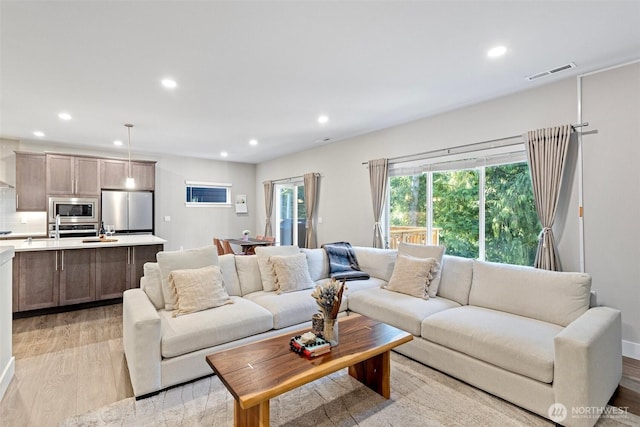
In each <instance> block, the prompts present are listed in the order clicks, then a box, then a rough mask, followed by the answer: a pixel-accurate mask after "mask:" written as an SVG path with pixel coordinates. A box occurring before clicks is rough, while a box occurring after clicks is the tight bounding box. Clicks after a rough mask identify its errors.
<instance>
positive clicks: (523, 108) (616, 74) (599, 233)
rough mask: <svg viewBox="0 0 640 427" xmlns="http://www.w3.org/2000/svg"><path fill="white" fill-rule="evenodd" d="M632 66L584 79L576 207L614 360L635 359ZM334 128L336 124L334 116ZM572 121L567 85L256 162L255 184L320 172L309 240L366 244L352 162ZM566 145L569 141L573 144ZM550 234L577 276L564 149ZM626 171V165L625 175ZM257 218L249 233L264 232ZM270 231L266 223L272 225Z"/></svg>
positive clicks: (575, 228) (572, 83) (639, 320)
mask: <svg viewBox="0 0 640 427" xmlns="http://www.w3.org/2000/svg"><path fill="white" fill-rule="evenodd" d="M638 67H639V66H638V65H637V64H636V65H634V66H627V67H624V68H622V69H618V70H613V71H606V72H602V73H600V74H596V75H592V76H589V77H585V78H584V85H583V87H584V89H583V97H584V99H583V104H582V107H583V110H584V117H583V119H584V121H588V122H590V126H589V127H588V128H584V129H583V130H584V131H590V130H597V131H598V133H597V134H595V135H585V136H583V141H584V147H585V150H584V188H585V189H584V205H585V244H586V248H585V252H586V271H587V272H588V273H590V274H591V275H592V277H593V288H594V290H596V291H597V292H598V301H599V302H600V303H602V304H605V305H608V306H611V307H614V308H617V309H620V310H621V311H622V312H623V331H622V334H623V340H625V342H624V343H623V344H624V348H623V351H624V354H625V355H627V356H631V357H635V358H640V310H638V307H640V300H639V298H640V288H639V286H640V244H639V243H638V240H639V239H640V223H639V222H638V221H637V219H636V218H637V212H638V210H639V209H640V172H639V170H638V167H637V165H638V164H639V163H640V121H639V120H638V117H640V106H639V104H640V87H639V85H640V71H638ZM335 119H337V120H339V118H335ZM577 120H578V89H577V81H576V79H575V78H570V79H566V80H562V81H559V82H555V83H552V84H549V85H546V86H542V87H539V88H535V89H532V90H529V91H525V92H520V93H517V94H514V95H510V96H506V97H502V98H498V99H494V100H491V101H488V102H483V103H481V104H477V105H474V106H470V107H466V108H461V109H459V110H455V111H452V112H449V113H445V114H441V115H438V116H434V117H429V118H425V119H421V120H417V121H414V122H411V123H406V124H404V125H400V126H396V127H393V128H388V129H384V130H381V131H377V132H373V133H370V134H367V135H363V136H359V137H355V138H351V139H348V140H345V141H342V142H339V143H333V144H329V145H324V146H319V147H318V148H316V149H314V150H309V151H306V152H302V153H297V154H294V155H291V156H287V157H284V158H280V159H276V160H273V161H269V162H264V163H261V164H259V165H258V167H257V171H256V180H257V188H256V192H257V194H258V200H257V203H259V204H263V203H264V199H263V193H262V184H261V183H262V182H263V181H265V180H273V179H278V178H283V177H288V176H295V175H302V174H303V173H305V172H320V173H321V174H322V178H321V190H320V197H319V205H318V216H320V217H322V218H323V223H322V224H318V226H317V228H318V242H319V243H320V244H321V243H323V242H330V241H336V240H346V241H350V242H351V243H352V244H356V245H371V242H372V228H373V214H372V208H371V196H370V192H369V178H368V171H367V169H366V167H365V166H363V165H362V164H361V163H362V162H364V161H367V160H370V159H375V158H380V157H387V158H389V157H395V156H400V155H407V154H414V153H419V152H424V151H429V150H433V149H438V148H445V147H448V146H455V145H462V144H469V143H474V142H480V141H485V140H489V139H494V138H501V137H506V136H511V135H517V134H522V133H524V132H526V131H528V130H531V129H537V128H542V127H549V126H553V125H558V124H564V123H572V124H573V123H576V122H577ZM574 141H575V140H574ZM569 159H570V160H569V165H568V169H567V172H566V174H565V180H564V183H563V190H562V191H563V194H562V196H561V200H560V203H559V212H558V216H557V218H556V224H555V226H554V234H555V237H556V242H557V244H558V249H559V253H560V261H561V263H562V266H563V269H564V270H565V271H579V270H580V245H579V235H580V225H579V218H578V170H579V168H578V164H577V160H578V156H577V144H573V145H572V147H571V152H570V156H569ZM625 166H626V167H625ZM264 221H265V214H264V212H263V211H262V210H259V211H258V215H257V217H256V226H258V225H260V226H262V224H264ZM274 226H275V224H274Z"/></svg>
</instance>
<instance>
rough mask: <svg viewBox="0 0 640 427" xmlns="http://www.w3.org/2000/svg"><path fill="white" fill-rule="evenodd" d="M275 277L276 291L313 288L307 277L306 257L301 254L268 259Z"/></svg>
mask: <svg viewBox="0 0 640 427" xmlns="http://www.w3.org/2000/svg"><path fill="white" fill-rule="evenodd" d="M269 260H270V261H271V264H272V265H273V271H274V273H275V275H276V291H277V292H278V293H279V294H281V293H283V292H293V291H301V290H303V289H310V288H313V287H314V286H315V283H314V282H313V280H311V276H310V275H309V265H308V264H307V256H306V255H305V254H303V253H300V254H296V255H274V256H272V257H270V258H269Z"/></svg>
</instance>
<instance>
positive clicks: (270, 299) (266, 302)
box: [245, 289, 318, 329]
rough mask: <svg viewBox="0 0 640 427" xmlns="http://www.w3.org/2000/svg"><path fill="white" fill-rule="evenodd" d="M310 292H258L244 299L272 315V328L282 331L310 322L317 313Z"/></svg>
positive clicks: (308, 290)
mask: <svg viewBox="0 0 640 427" xmlns="http://www.w3.org/2000/svg"><path fill="white" fill-rule="evenodd" d="M311 292H313V289H305V290H302V291H295V292H287V293H285V294H278V293H277V292H265V291H258V292H254V293H252V294H249V295H245V298H246V299H248V300H249V301H251V302H254V303H256V304H258V305H260V306H261V307H264V308H265V309H267V310H268V311H269V312H270V313H271V314H272V315H273V328H274V329H282V328H286V327H287V326H292V325H297V324H299V323H304V322H309V321H311V316H313V314H314V313H317V312H318V305H317V304H316V301H315V300H314V299H313V297H312V296H311Z"/></svg>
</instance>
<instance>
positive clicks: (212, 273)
mask: <svg viewBox="0 0 640 427" xmlns="http://www.w3.org/2000/svg"><path fill="white" fill-rule="evenodd" d="M169 283H170V286H171V289H172V290H173V291H174V292H175V294H176V305H175V309H174V310H173V317H177V316H182V315H183V314H188V313H195V312H196V311H202V310H206V309H208V308H214V307H220V306H221V305H224V304H230V303H233V301H231V298H230V297H229V294H227V291H226V290H225V288H224V281H223V278H222V272H221V271H220V267H218V266H217V265H216V266H213V265H210V266H208V267H203V268H196V269H191V270H175V271H172V272H171V273H169Z"/></svg>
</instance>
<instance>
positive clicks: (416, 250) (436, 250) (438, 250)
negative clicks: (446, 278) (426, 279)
mask: <svg viewBox="0 0 640 427" xmlns="http://www.w3.org/2000/svg"><path fill="white" fill-rule="evenodd" d="M444 252H445V247H444V246H435V245H416V244H412V243H404V242H401V243H400V245H399V246H398V255H400V254H403V255H409V256H412V257H416V258H434V259H435V260H436V261H437V262H438V267H437V268H438V271H436V272H435V273H434V274H433V279H432V280H431V284H430V285H429V296H430V297H435V296H436V294H437V293H438V286H440V267H441V266H442V257H443V256H444Z"/></svg>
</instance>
